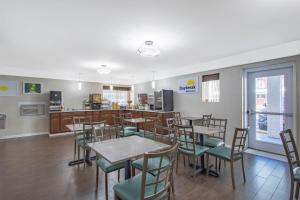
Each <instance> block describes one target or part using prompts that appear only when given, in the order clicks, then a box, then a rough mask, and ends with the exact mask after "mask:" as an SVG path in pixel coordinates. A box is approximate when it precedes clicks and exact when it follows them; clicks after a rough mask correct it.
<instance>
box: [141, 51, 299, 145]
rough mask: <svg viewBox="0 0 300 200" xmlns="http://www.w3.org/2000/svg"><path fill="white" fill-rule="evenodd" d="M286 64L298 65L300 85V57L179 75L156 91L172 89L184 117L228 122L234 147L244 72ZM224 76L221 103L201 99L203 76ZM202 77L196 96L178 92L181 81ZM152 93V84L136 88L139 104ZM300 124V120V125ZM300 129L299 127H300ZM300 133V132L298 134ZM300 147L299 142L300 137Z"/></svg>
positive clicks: (241, 112)
mask: <svg viewBox="0 0 300 200" xmlns="http://www.w3.org/2000/svg"><path fill="white" fill-rule="evenodd" d="M284 62H293V63H294V64H295V65H296V68H297V69H296V72H297V86H299V85H300V80H299V77H300V56H295V57H289V58H283V59H277V60H272V61H266V62H260V63H255V64H249V65H243V66H235V67H230V68H224V69H220V70H213V71H208V72H201V73H195V74H190V75H184V76H178V77H173V78H168V79H163V80H158V81H156V89H157V90H160V89H172V90H174V91H175V93H174V107H175V110H176V111H180V112H181V113H182V115H183V116H184V115H186V116H187V115H190V116H202V115H203V114H213V116H214V117H216V118H226V119H228V129H227V136H226V137H227V138H226V144H228V145H231V142H232V138H233V132H234V129H235V128H236V127H242V126H243V116H244V107H243V72H244V69H246V68H253V67H259V66H265V65H273V64H279V63H284ZM211 73H220V102H219V103H204V102H202V97H201V84H200V83H201V77H202V75H205V74H211ZM191 76H198V77H199V91H198V93H196V94H180V93H177V92H176V90H177V85H178V79H181V78H185V77H191ZM297 91H298V97H299V98H298V103H297V104H298V105H299V103H300V101H299V100H300V96H299V95H300V87H297ZM150 92H152V89H151V83H150V82H146V83H142V84H137V85H135V98H136V102H137V94H138V93H150ZM299 112H300V106H298V113H299ZM297 124H300V119H298V123H297ZM297 130H299V127H298V128H297ZM297 132H298V133H300V130H299V131H297ZM297 138H298V144H300V143H299V138H300V137H299V136H298V137H297Z"/></svg>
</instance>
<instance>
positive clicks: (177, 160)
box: [176, 153, 179, 174]
mask: <svg viewBox="0 0 300 200" xmlns="http://www.w3.org/2000/svg"><path fill="white" fill-rule="evenodd" d="M176 157H177V159H176V174H177V173H178V162H179V153H177V155H176Z"/></svg>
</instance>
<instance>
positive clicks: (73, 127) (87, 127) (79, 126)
mask: <svg viewBox="0 0 300 200" xmlns="http://www.w3.org/2000/svg"><path fill="white" fill-rule="evenodd" d="M102 123H105V122H104V121H101V122H84V123H76V124H67V125H66V127H67V129H68V130H69V131H70V132H73V133H74V134H76V132H80V131H87V132H86V134H88V137H91V134H92V133H91V131H92V128H93V127H95V129H99V127H98V126H96V125H98V124H102ZM105 126H109V125H108V124H105ZM85 151H86V153H85V158H81V159H77V160H72V161H70V162H69V163H68V165H69V166H74V165H79V164H81V163H84V162H86V163H87V165H88V166H92V162H91V160H95V159H96V156H92V157H90V149H86V150H85Z"/></svg>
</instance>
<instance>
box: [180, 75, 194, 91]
mask: <svg viewBox="0 0 300 200" xmlns="http://www.w3.org/2000/svg"><path fill="white" fill-rule="evenodd" d="M178 92H179V93H197V92H198V77H191V78H185V79H179V81H178Z"/></svg>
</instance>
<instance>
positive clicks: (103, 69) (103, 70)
mask: <svg viewBox="0 0 300 200" xmlns="http://www.w3.org/2000/svg"><path fill="white" fill-rule="evenodd" d="M97 72H98V73H99V74H109V73H110V72H111V70H110V69H108V68H107V66H106V65H101V68H99V69H97Z"/></svg>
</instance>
